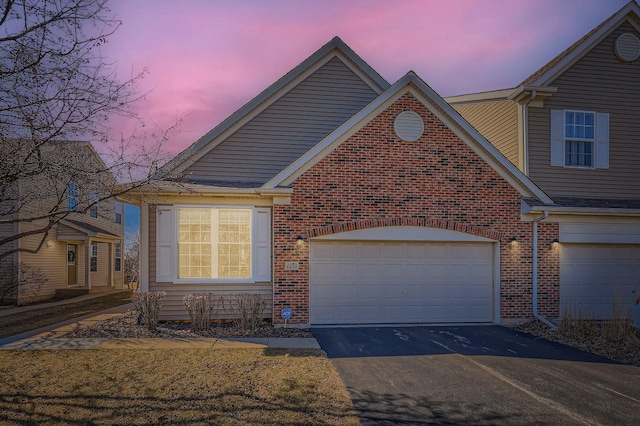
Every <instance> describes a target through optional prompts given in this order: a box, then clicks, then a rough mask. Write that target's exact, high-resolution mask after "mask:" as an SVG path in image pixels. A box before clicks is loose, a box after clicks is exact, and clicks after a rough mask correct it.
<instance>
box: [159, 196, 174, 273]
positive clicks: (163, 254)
mask: <svg viewBox="0 0 640 426" xmlns="http://www.w3.org/2000/svg"><path fill="white" fill-rule="evenodd" d="M174 211H175V210H174V208H173V206H157V207H156V282H173V281H174V280H175V279H176V277H177V276H178V274H177V271H176V264H177V253H176V239H177V235H176V230H175V220H174V214H175V213H174Z"/></svg>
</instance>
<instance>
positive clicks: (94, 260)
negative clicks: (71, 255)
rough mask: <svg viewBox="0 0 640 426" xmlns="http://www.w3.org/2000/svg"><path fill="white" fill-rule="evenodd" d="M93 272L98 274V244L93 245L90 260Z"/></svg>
mask: <svg viewBox="0 0 640 426" xmlns="http://www.w3.org/2000/svg"><path fill="white" fill-rule="evenodd" d="M89 265H90V266H89V267H90V271H91V272H98V243H91V258H90V259H89Z"/></svg>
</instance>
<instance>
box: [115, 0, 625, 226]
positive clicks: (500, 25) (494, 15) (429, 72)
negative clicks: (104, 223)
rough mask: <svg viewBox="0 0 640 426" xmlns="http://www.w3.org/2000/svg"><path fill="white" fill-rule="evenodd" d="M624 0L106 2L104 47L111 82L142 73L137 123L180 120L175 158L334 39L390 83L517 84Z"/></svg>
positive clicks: (450, 89) (445, 86)
mask: <svg viewBox="0 0 640 426" xmlns="http://www.w3.org/2000/svg"><path fill="white" fill-rule="evenodd" d="M627 2H628V1H627V0H394V1H389V0H322V1H320V0H318V1H305V0H214V1H212V0H182V1H180V2H177V1H175V0H171V1H169V0H134V1H132V0H112V1H111V2H110V7H111V10H112V12H113V13H114V14H115V16H116V17H117V18H118V19H120V20H121V21H122V23H123V24H122V27H121V28H120V29H119V30H118V31H117V32H116V33H115V34H114V35H113V36H112V37H111V38H110V41H109V43H108V44H107V45H106V47H105V48H104V50H103V54H105V55H106V57H107V59H108V60H109V61H114V62H115V63H116V65H117V69H118V75H119V77H120V78H127V77H130V76H131V75H132V74H135V73H137V72H140V71H141V70H143V69H145V68H146V69H147V70H148V74H147V76H146V77H145V78H144V80H143V81H142V82H141V84H140V90H141V91H142V92H148V94H147V95H146V98H145V99H144V100H143V101H140V102H139V103H138V104H137V110H138V112H139V113H140V114H141V116H142V117H143V118H144V119H145V121H146V122H147V123H148V125H147V128H153V127H154V126H157V127H160V128H167V127H169V126H171V125H173V124H174V123H176V121H177V120H181V123H180V126H179V133H174V134H173V135H172V137H171V139H170V141H169V143H168V144H165V145H164V150H165V151H168V152H169V153H171V154H177V153H178V152H180V151H182V150H183V149H184V148H186V147H187V146H189V145H190V144H191V143H193V142H195V141H196V140H197V139H199V138H200V137H201V136H203V135H204V134H205V133H206V132H208V131H209V130H211V129H212V128H214V127H215V126H216V125H218V124H219V123H220V122H221V121H222V120H224V119H225V118H226V117H228V116H229V115H230V114H232V113H233V112H234V111H235V110H237V109H238V108H240V107H241V106H242V105H244V104H245V103H247V102H248V101H250V100H251V99H252V98H253V97H254V96H256V95H257V94H259V93H260V92H261V91H262V90H264V89H266V88H267V87H268V86H269V85H271V84H272V83H274V82H275V81H276V80H278V79H279V78H280V77H282V76H283V75H284V74H286V73H287V72H288V71H290V70H291V69H292V68H294V67H295V66H296V65H298V64H299V63H300V62H302V61H303V60H304V59H306V58H307V57H308V56H310V55H311V54H312V53H313V52H315V51H316V50H317V49H319V48H320V47H321V46H323V45H324V44H326V43H327V42H329V41H330V40H331V39H332V38H333V37H334V36H339V37H340V38H341V39H342V40H343V41H344V42H345V43H347V45H349V46H350V47H351V48H352V49H353V50H354V51H355V52H356V53H357V54H358V55H359V56H360V57H362V58H363V59H364V60H365V61H366V62H367V63H368V64H369V65H371V66H372V67H373V68H374V69H375V70H376V71H378V72H379V73H380V74H381V75H382V77H384V78H385V79H386V80H387V81H389V83H394V82H395V81H396V80H397V79H398V78H400V77H401V76H403V75H404V74H405V73H406V72H407V71H409V70H413V71H415V72H416V73H417V74H418V75H419V76H420V77H421V78H422V79H424V80H425V82H426V83H427V84H429V85H430V86H431V87H432V88H433V89H434V90H435V91H436V92H438V94H440V95H441V96H452V95H459V94H464V93H474V92H482V91H487V90H495V89H504V88H510V87H514V86H516V85H517V84H518V83H520V82H521V81H522V80H524V79H525V78H526V77H528V76H529V75H531V74H532V73H533V72H535V71H536V70H537V69H538V68H540V67H542V66H543V65H544V64H546V63H547V62H548V61H549V60H551V59H552V58H553V57H555V56H556V55H557V54H558V53H560V52H562V51H563V50H564V49H566V48H567V47H569V46H570V45H571V44H573V43H574V42H575V41H576V40H578V39H579V38H580V37H582V36H583V35H584V34H586V33H587V32H589V31H590V30H591V29H593V28H594V27H595V26H596V25H598V24H599V23H600V22H602V21H603V20H605V19H606V18H608V17H609V16H610V15H612V14H613V13H615V12H616V11H617V10H618V9H620V8H621V7H623V6H624V5H625V4H626V3H627ZM131 130H132V129H131V128H128V127H127V126H124V125H123V126H121V131H122V133H123V134H124V135H125V136H126V135H127V134H128V133H130V132H131ZM128 210H129V208H128ZM136 216H137V212H135V211H133V210H132V211H128V218H127V222H128V223H129V225H130V226H137V219H138V218H137V217H136Z"/></svg>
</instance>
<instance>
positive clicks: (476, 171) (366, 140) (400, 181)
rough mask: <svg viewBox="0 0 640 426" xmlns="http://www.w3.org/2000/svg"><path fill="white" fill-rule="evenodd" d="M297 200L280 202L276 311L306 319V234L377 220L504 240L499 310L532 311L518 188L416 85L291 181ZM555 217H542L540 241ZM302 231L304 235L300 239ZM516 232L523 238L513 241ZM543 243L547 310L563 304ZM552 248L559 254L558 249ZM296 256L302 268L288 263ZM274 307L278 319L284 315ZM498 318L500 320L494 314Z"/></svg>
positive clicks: (552, 234) (552, 229) (527, 232)
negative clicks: (420, 126) (409, 114)
mask: <svg viewBox="0 0 640 426" xmlns="http://www.w3.org/2000/svg"><path fill="white" fill-rule="evenodd" d="M404 110H411V111H414V112H416V113H418V114H419V115H420V116H421V117H422V119H423V121H424V125H425V130H424V134H423V136H422V137H421V138H420V139H419V140H418V141H416V142H412V143H407V142H403V141H401V140H400V139H399V138H398V137H397V136H396V135H395V133H394V131H393V121H394V119H395V117H396V116H397V115H398V114H399V113H400V112H402V111H404ZM292 186H293V194H292V197H291V204H290V205H276V206H274V213H273V214H274V217H273V220H274V313H277V312H279V311H280V309H281V308H283V307H290V308H291V309H292V310H293V311H294V317H293V318H292V322H298V323H307V322H308V321H309V251H308V249H309V238H313V237H316V236H320V235H327V234H331V233H336V232H343V231H349V230H355V229H365V228H371V227H376V226H394V225H413V226H428V227H434V228H443V229H453V230H458V231H461V232H467V233H470V234H474V235H479V236H483V237H489V238H492V239H495V240H499V241H500V313H501V317H502V318H523V317H531V311H532V307H531V289H532V285H531V277H532V275H531V273H532V271H531V266H532V265H531V259H532V257H531V249H532V247H531V237H532V226H531V223H524V222H521V220H520V194H519V193H518V191H517V190H515V189H514V188H513V187H512V186H511V185H510V184H509V183H508V182H507V181H506V180H505V179H503V178H502V177H501V176H500V175H499V174H498V173H496V172H495V171H494V170H493V169H492V168H491V167H490V166H489V165H488V164H487V163H485V162H484V160H482V159H481V158H480V157H479V156H478V155H477V154H476V153H474V152H473V150H472V149H471V148H469V147H468V146H467V145H466V144H465V143H464V142H463V141H462V140H460V139H459V138H458V137H457V136H456V135H455V134H454V133H453V132H452V131H451V130H450V129H448V128H447V127H446V126H445V125H444V123H442V122H441V121H440V120H439V119H437V118H436V117H435V116H434V115H433V114H432V113H431V112H430V111H429V110H428V109H427V108H426V107H424V106H423V105H422V104H421V103H420V102H419V101H418V100H417V99H415V98H414V97H413V96H412V95H410V94H409V93H407V94H405V95H404V96H403V97H401V98H400V99H398V100H397V101H396V102H395V103H393V104H392V105H391V106H390V107H388V108H387V109H386V110H385V111H383V112H382V113H380V114H379V115H378V116H377V117H375V118H374V119H372V120H371V121H370V122H369V123H368V124H366V125H365V126H364V127H363V128H362V129H361V130H360V131H358V132H357V133H355V134H354V135H353V136H351V137H350V138H349V139H347V140H346V141H345V142H343V143H342V144H341V145H340V146H339V147H338V148H336V149H335V150H334V151H333V152H331V153H330V154H328V155H327V156H326V157H325V158H323V159H322V160H321V161H320V162H318V163H317V164H315V165H314V166H313V167H311V168H310V169H309V170H307V171H306V172H305V173H304V174H303V175H302V176H301V177H299V178H298V179H297V180H296V181H295V182H294V183H293V185H292ZM557 233H558V227H557V225H556V226H554V225H546V224H540V235H541V240H542V239H545V240H549V241H550V240H552V239H553V238H557ZM299 235H302V236H303V237H304V239H305V241H304V243H303V244H298V243H296V240H297V238H298V236H299ZM511 237H516V238H517V243H515V244H509V239H510V238H511ZM546 247H548V245H547V246H545V248H541V249H540V251H539V258H540V259H541V260H544V264H545V266H544V268H540V277H541V279H540V286H541V296H540V302H541V304H543V305H544V306H542V307H541V311H542V312H543V313H547V314H551V315H553V314H556V313H557V311H558V309H559V308H558V303H559V302H558V292H559V291H558V275H559V272H558V271H559V266H558V263H559V260H558V259H557V250H556V251H555V255H554V252H553V251H551V250H547V249H546ZM554 256H555V257H554ZM289 261H297V262H299V265H300V267H299V270H298V271H287V270H285V268H284V263H285V262H289ZM279 320H280V318H279V316H277V315H276V318H274V321H279ZM496 320H497V319H496Z"/></svg>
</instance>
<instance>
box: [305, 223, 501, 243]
mask: <svg viewBox="0 0 640 426" xmlns="http://www.w3.org/2000/svg"><path fill="white" fill-rule="evenodd" d="M326 240H338V241H353V240H357V241H425V242H428V241H451V242H483V243H494V242H496V240H492V239H491V238H486V237H480V236H478V235H473V234H467V233H464V232H459V231H453V230H450V229H440V228H430V227H425V226H381V227H376V228H367V229H358V230H355V231H347V232H339V233H336V234H329V235H322V236H320V237H314V238H312V241H326Z"/></svg>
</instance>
